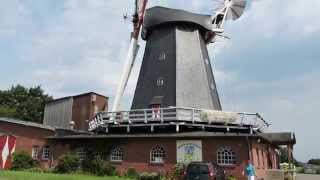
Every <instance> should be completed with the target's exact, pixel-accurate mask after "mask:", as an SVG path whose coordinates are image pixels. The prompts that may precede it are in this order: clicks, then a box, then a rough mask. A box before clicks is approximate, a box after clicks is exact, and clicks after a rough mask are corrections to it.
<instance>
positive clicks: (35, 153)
mask: <svg viewBox="0 0 320 180" xmlns="http://www.w3.org/2000/svg"><path fill="white" fill-rule="evenodd" d="M38 154H39V146H33V147H32V153H31V157H32V159H38Z"/></svg>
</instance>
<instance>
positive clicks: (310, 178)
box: [297, 174, 320, 180]
mask: <svg viewBox="0 0 320 180" xmlns="http://www.w3.org/2000/svg"><path fill="white" fill-rule="evenodd" d="M297 180H320V175H311V174H310V175H309V174H298V175H297Z"/></svg>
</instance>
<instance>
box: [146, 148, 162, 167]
mask: <svg viewBox="0 0 320 180" xmlns="http://www.w3.org/2000/svg"><path fill="white" fill-rule="evenodd" d="M164 157H165V151H164V149H163V148H162V147H160V146H156V147H154V148H152V149H151V152H150V162H151V163H159V164H160V163H164Z"/></svg>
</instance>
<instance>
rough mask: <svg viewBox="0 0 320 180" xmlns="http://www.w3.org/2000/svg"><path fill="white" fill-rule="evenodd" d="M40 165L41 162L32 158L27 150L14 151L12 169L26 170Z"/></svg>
mask: <svg viewBox="0 0 320 180" xmlns="http://www.w3.org/2000/svg"><path fill="white" fill-rule="evenodd" d="M38 165H39V162H38V161H35V160H34V159H32V157H31V156H30V155H29V154H28V153H27V152H24V151H22V152H16V153H13V161H12V166H11V169H12V170H26V169H30V168H34V167H36V166H38Z"/></svg>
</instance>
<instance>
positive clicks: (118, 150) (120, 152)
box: [110, 146, 124, 162]
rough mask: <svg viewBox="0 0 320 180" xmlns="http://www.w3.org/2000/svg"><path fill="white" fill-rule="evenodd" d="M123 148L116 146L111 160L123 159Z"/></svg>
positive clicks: (111, 154) (112, 151)
mask: <svg viewBox="0 0 320 180" xmlns="http://www.w3.org/2000/svg"><path fill="white" fill-rule="evenodd" d="M123 154H124V153H123V149H122V147H119V146H115V147H113V148H112V149H111V153H110V161H117V162H119V161H122V160H123Z"/></svg>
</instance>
